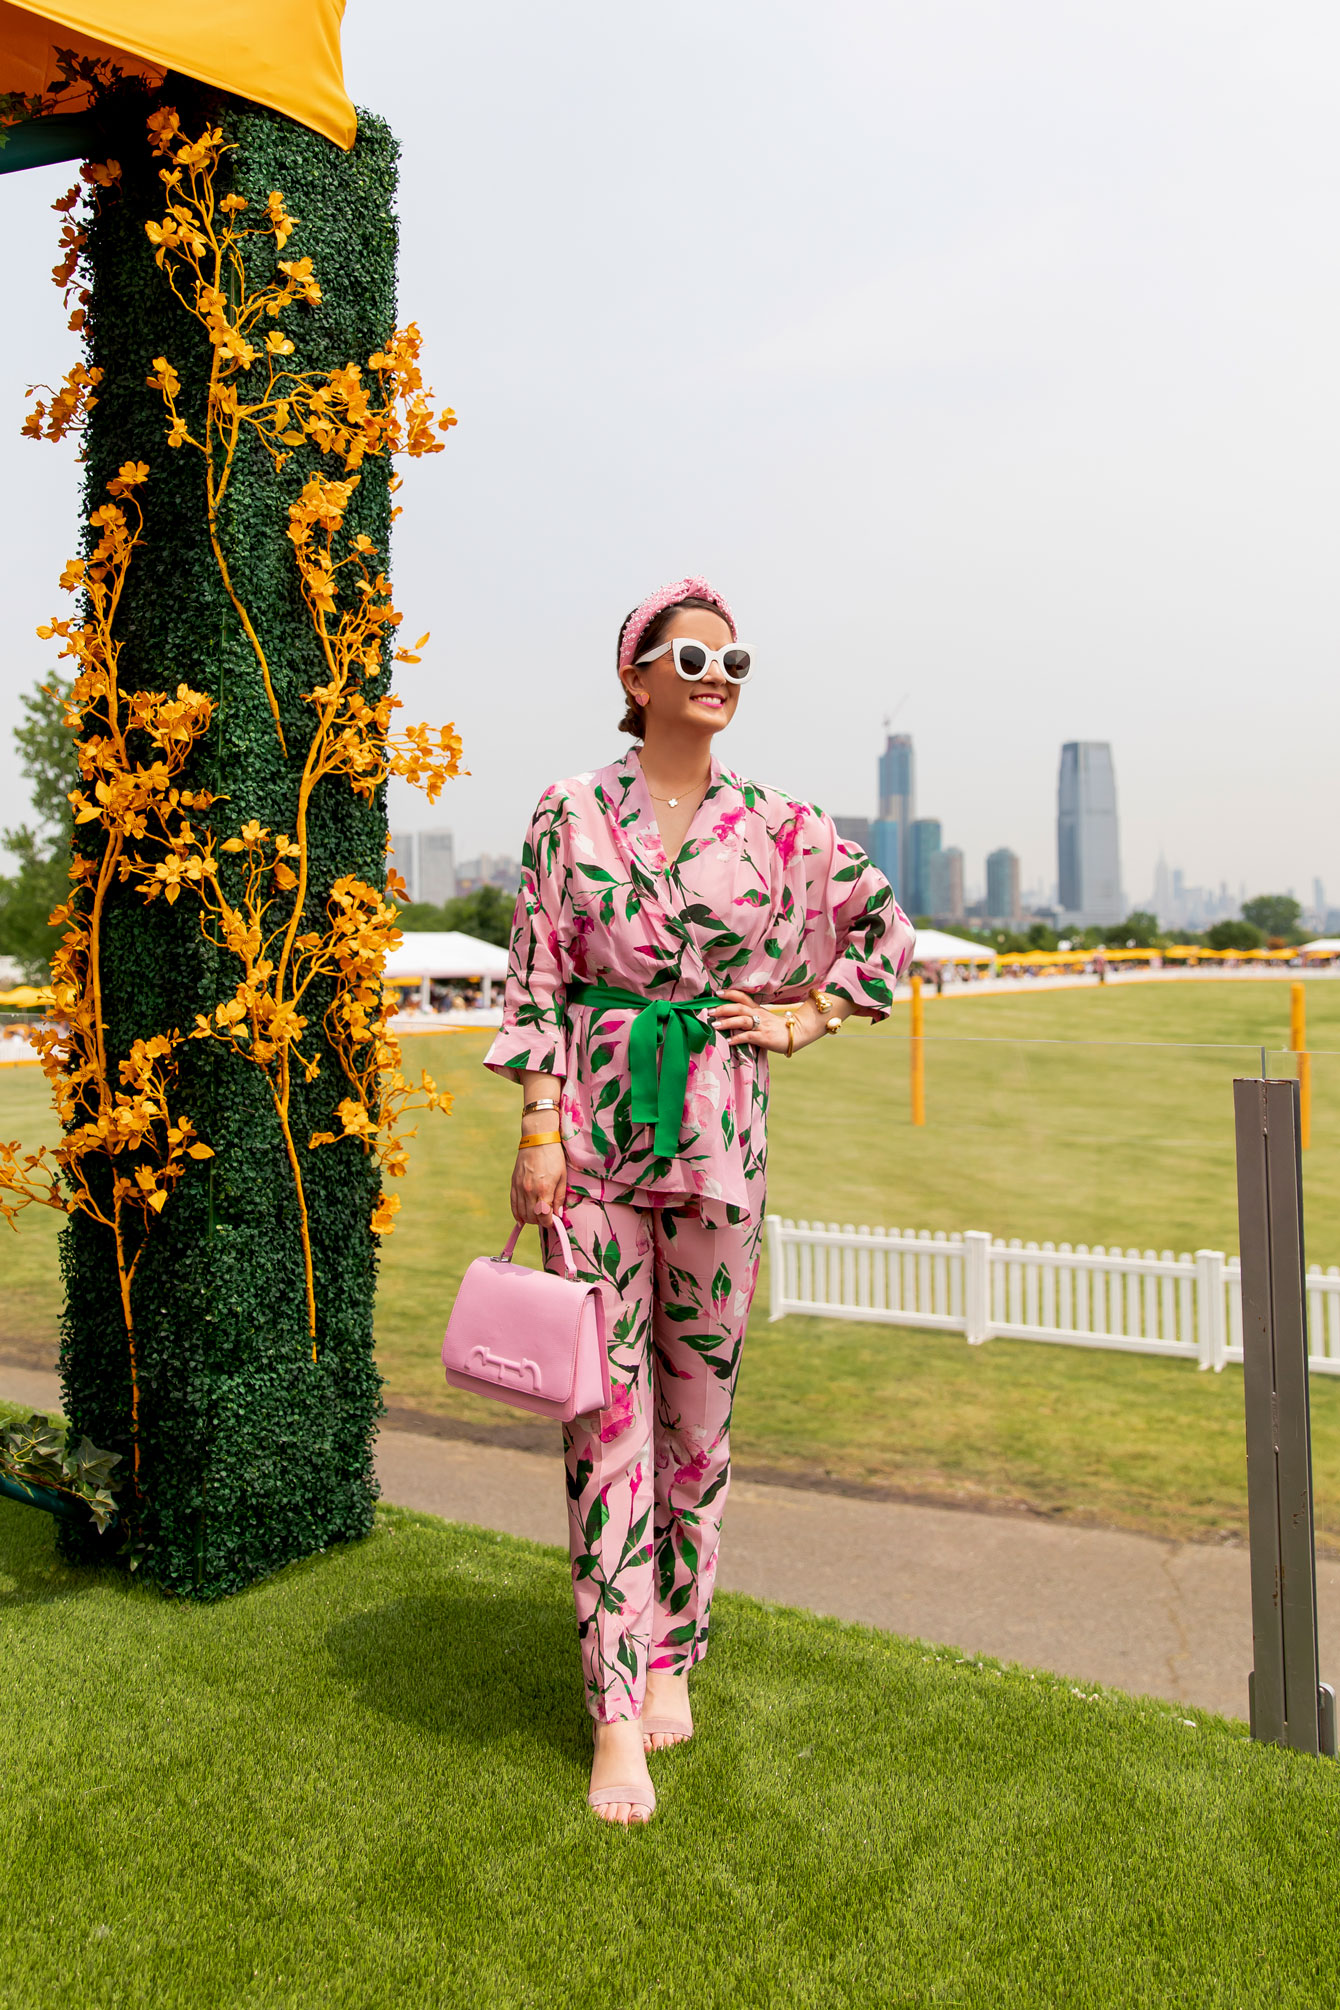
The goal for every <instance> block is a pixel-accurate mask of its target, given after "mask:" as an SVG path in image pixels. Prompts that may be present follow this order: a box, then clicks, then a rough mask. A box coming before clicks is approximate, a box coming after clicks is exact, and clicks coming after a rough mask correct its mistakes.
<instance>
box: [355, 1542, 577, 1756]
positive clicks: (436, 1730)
mask: <svg viewBox="0 0 1340 2010" xmlns="http://www.w3.org/2000/svg"><path fill="white" fill-rule="evenodd" d="M554 1575H555V1578H556V1580H557V1587H556V1590H555V1591H554V1592H552V1593H551V1592H548V1591H546V1590H545V1589H543V1588H542V1587H540V1586H536V1587H535V1589H533V1590H527V1589H522V1588H514V1589H508V1590H500V1591H495V1590H493V1589H491V1588H490V1587H489V1586H487V1585H485V1584H480V1585H477V1586H472V1587H470V1588H468V1589H467V1588H466V1587H464V1586H462V1587H460V1588H456V1587H450V1588H444V1589H443V1590H441V1591H437V1592H428V1593H425V1594H424V1595H423V1596H422V1597H412V1598H398V1599H394V1600H392V1601H391V1602H389V1603H388V1604H385V1605H380V1606H377V1607H375V1608H374V1609H373V1610H371V1611H368V1612H363V1613H360V1614H358V1615H357V1617H355V1618H351V1619H345V1620H341V1621H340V1622H339V1623H338V1624H337V1625H335V1626H332V1627H331V1628H330V1630H329V1632H328V1633H327V1635H326V1644H327V1647H328V1648H329V1650H330V1654H331V1659H332V1663H333V1667H334V1672H335V1674H336V1675H337V1676H338V1677H339V1678H340V1679H341V1680H343V1681H346V1682H348V1683H350V1684H351V1685H353V1686H354V1687H356V1688H357V1690H358V1693H359V1701H360V1703H361V1704H362V1705H363V1706H364V1707H365V1708H367V1709H369V1710H371V1711H374V1712H376V1713H377V1714H379V1715H381V1716H385V1717H390V1718H393V1719H394V1720H395V1721H396V1722H397V1723H401V1724H407V1725H410V1726H411V1727H412V1728H413V1729H415V1730H417V1731H422V1732H426V1733H428V1734H429V1735H430V1736H433V1737H437V1738H442V1739H446V1740H450V1741H451V1742H453V1743H459V1742H461V1741H466V1742H469V1743H471V1744H475V1745H481V1746H490V1745H499V1744H503V1743H506V1744H508V1745H510V1746H512V1747H513V1748H516V1747H517V1746H525V1745H531V1746H538V1747H541V1748H543V1749H544V1750H545V1751H547V1752H549V1753H550V1754H552V1755H555V1756H561V1757H562V1758H564V1759H573V1760H578V1761H584V1760H585V1759H586V1758H587V1757H588V1755H589V1752H590V1739H591V1731H590V1719H589V1718H588V1716H587V1714H586V1711H585V1709H584V1708H583V1705H582V1668H581V1659H580V1656H579V1653H578V1649H577V1638H576V1627H575V1624H574V1621H573V1616H572V1608H571V1605H570V1603H569V1601H568V1598H567V1596H566V1593H567V1573H566V1571H563V1572H561V1573H560V1572H557V1571H555V1573H554Z"/></svg>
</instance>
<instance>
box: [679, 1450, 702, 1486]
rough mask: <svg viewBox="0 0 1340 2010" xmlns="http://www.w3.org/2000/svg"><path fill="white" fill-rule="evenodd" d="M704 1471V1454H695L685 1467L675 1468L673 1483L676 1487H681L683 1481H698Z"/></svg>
mask: <svg viewBox="0 0 1340 2010" xmlns="http://www.w3.org/2000/svg"><path fill="white" fill-rule="evenodd" d="M706 1471H707V1454H706V1452H695V1453H694V1454H693V1457H692V1458H691V1459H690V1460H689V1462H688V1464H687V1465H686V1466H676V1468H675V1477H674V1482H673V1483H674V1485H675V1486H677V1487H682V1486H683V1484H684V1482H685V1480H700V1479H701V1478H702V1476H703V1474H704V1473H705V1472H706Z"/></svg>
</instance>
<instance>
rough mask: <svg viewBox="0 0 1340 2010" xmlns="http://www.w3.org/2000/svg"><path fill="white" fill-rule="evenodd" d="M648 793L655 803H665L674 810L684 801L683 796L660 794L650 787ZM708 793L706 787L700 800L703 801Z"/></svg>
mask: <svg viewBox="0 0 1340 2010" xmlns="http://www.w3.org/2000/svg"><path fill="white" fill-rule="evenodd" d="M647 794H648V795H649V796H650V797H651V799H652V801H653V802H654V803H665V804H667V805H668V807H669V808H670V809H672V810H677V809H678V808H679V805H680V803H681V802H682V801H683V797H682V796H658V795H657V794H656V793H655V791H654V790H652V789H648V790H647ZM706 794H707V790H706V789H704V790H703V792H702V795H700V796H699V798H698V801H699V802H701V801H702V799H703V796H705V795H706Z"/></svg>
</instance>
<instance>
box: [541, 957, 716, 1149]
mask: <svg viewBox="0 0 1340 2010" xmlns="http://www.w3.org/2000/svg"><path fill="white" fill-rule="evenodd" d="M568 1003H569V1005H590V1006H591V1007H593V1009H594V1010H596V1011H597V1012H608V1011H621V1012H636V1014H637V1017H636V1019H634V1021H633V1025H632V1030H631V1032H630V1033H629V1035H628V1066H629V1072H630V1074H631V1076H632V1082H633V1103H632V1118H633V1122H634V1123H635V1124H655V1126H656V1156H657V1157H658V1158H663V1159H673V1158H678V1156H679V1134H680V1131H681V1130H682V1129H683V1127H684V1099H685V1097H686V1096H687V1094H688V1088H689V1056H690V1054H701V1052H702V1050H703V1048H704V1047H705V1046H706V1045H707V1043H708V1041H709V1040H710V1039H711V1038H712V1037H713V1034H714V1033H715V1031H716V1028H715V1027H714V1026H712V1025H711V1024H709V1022H708V1021H707V1020H706V1019H704V1018H703V1017H702V1016H701V1014H702V1013H703V1012H704V1011H705V1010H707V1009H708V1008H709V1007H710V1006H713V1005H719V1004H720V1003H721V1000H720V999H719V998H717V997H715V996H714V995H713V994H712V992H710V991H705V992H704V993H703V995H702V997H701V998H643V997H641V996H639V994H638V993H637V992H636V991H621V990H619V989H618V987H617V986H616V985H613V984H570V985H569V986H568ZM658 1063H659V1065H658Z"/></svg>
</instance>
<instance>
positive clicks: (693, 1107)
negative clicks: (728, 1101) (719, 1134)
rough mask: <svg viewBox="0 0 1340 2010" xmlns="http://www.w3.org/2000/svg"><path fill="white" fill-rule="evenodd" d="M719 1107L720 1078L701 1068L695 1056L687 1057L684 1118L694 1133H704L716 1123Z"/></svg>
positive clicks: (714, 1072) (711, 1071)
mask: <svg viewBox="0 0 1340 2010" xmlns="http://www.w3.org/2000/svg"><path fill="white" fill-rule="evenodd" d="M720 1106H721V1076H720V1074H719V1073H717V1072H716V1071H715V1070H714V1069H711V1070H709V1069H707V1068H705V1067H703V1065H702V1062H701V1060H700V1058H699V1056H698V1055H697V1054H693V1055H690V1057H689V1080H688V1086H687V1088H686V1089H685V1091H684V1116H685V1118H686V1120H687V1122H688V1124H689V1126H690V1127H691V1128H692V1129H693V1130H695V1131H705V1130H706V1129H707V1128H708V1126H709V1125H711V1124H715V1122H716V1121H717V1111H718V1109H719V1108H720Z"/></svg>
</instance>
